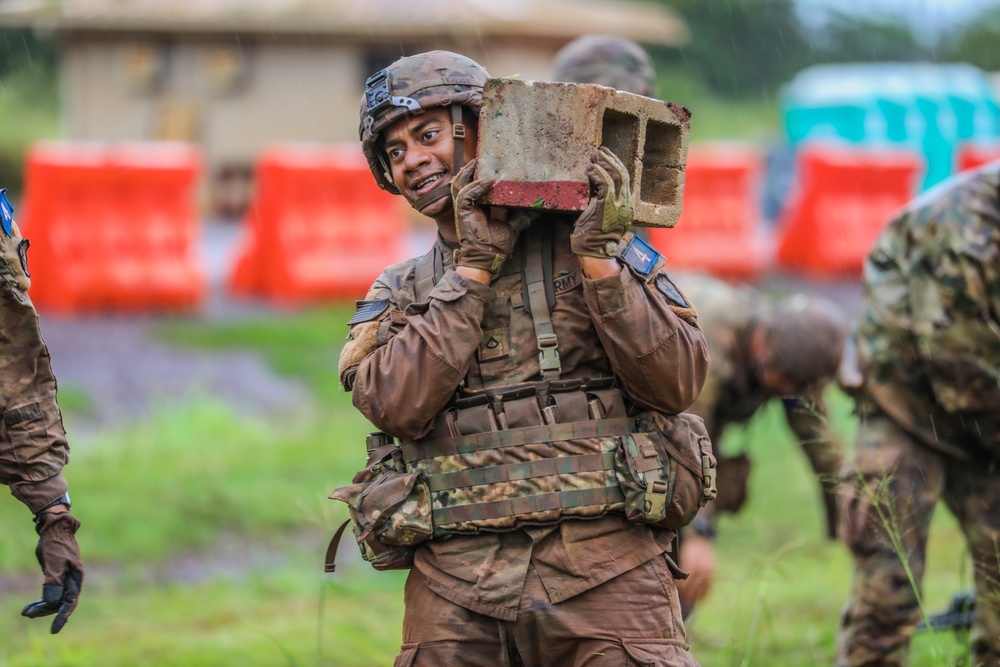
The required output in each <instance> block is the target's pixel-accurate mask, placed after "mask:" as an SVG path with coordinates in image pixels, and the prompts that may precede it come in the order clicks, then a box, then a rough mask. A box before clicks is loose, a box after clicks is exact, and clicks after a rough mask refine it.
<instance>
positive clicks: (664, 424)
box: [615, 412, 716, 530]
mask: <svg viewBox="0 0 1000 667" xmlns="http://www.w3.org/2000/svg"><path fill="white" fill-rule="evenodd" d="M715 465H716V462H715V457H714V456H713V455H712V444H711V441H710V440H709V438H708V433H707V431H706V430H705V425H704V423H703V422H702V420H701V419H700V418H699V417H697V416H695V415H691V414H686V413H682V414H679V415H664V414H660V413H657V412H644V413H642V414H640V415H639V417H638V420H637V429H636V432H635V433H631V434H629V435H626V436H624V437H622V438H621V443H620V445H619V447H618V450H617V451H616V453H615V475H616V477H617V478H618V485H619V486H620V487H621V490H622V493H623V494H624V495H625V507H624V511H625V517H626V518H627V519H628V520H629V521H631V522H633V523H642V524H649V525H653V526H657V527H659V528H666V529H669V530H679V529H681V528H683V527H684V526H686V525H687V524H689V523H690V522H691V521H692V520H693V519H694V517H695V515H697V514H698V510H700V509H701V508H702V507H704V505H705V503H707V502H708V501H709V500H711V499H713V498H714V497H715V494H716V489H715Z"/></svg>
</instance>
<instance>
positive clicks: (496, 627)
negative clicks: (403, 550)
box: [395, 556, 698, 667]
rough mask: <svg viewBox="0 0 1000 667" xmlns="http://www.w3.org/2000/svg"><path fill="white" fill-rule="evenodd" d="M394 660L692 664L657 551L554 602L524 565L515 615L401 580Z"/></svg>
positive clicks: (416, 577) (511, 666) (518, 665)
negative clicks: (499, 614)
mask: <svg viewBox="0 0 1000 667" xmlns="http://www.w3.org/2000/svg"><path fill="white" fill-rule="evenodd" d="M404 598H405V603H406V605H405V606H406V611H405V614H404V617H403V646H402V649H401V652H400V654H399V656H398V657H397V658H396V662H395V667H458V666H461V667H583V666H584V665H586V667H626V666H628V665H649V666H650V667H697V665H698V663H697V662H695V660H694V658H693V657H692V656H691V654H690V653H688V646H687V644H686V643H685V641H684V625H683V623H682V621H681V613H680V605H679V603H678V601H677V595H676V591H675V588H674V580H673V577H672V576H671V574H670V570H669V568H668V567H667V563H666V561H665V560H664V558H663V557H662V556H658V557H656V558H653V559H651V560H649V561H647V562H646V563H643V564H642V565H640V566H638V567H636V568H634V569H632V570H630V571H628V572H625V573H623V574H621V575H619V576H618V577H616V578H614V579H612V580H611V581H608V582H606V583H604V584H601V585H600V586H597V587H595V588H592V589H591V590H589V591H586V592H584V593H581V594H580V595H577V596H575V597H573V598H570V599H569V600H565V601H563V602H560V603H558V604H554V603H552V602H550V601H549V597H548V594H547V593H546V592H545V588H544V586H543V585H542V581H541V579H539V577H538V575H537V574H536V573H535V570H534V568H529V570H528V576H527V579H526V581H525V583H524V588H523V590H522V593H521V599H520V604H519V609H518V612H517V620H516V621H501V620H498V619H496V618H492V617H490V616H484V615H482V614H477V613H475V612H473V611H469V610H468V609H465V608H463V607H461V606H459V605H456V604H454V603H452V602H449V601H448V600H445V599H444V598H442V597H440V596H439V595H437V594H436V593H434V592H433V591H431V590H430V589H429V588H428V587H427V586H426V584H425V583H424V578H423V576H422V575H420V574H419V573H418V572H416V571H415V570H414V571H411V572H410V576H409V578H408V579H407V581H406V591H405V595H404Z"/></svg>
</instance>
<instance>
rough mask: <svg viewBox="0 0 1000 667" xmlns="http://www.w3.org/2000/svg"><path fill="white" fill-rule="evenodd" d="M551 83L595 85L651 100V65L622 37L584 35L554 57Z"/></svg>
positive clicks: (640, 49) (632, 44) (653, 76)
mask: <svg viewBox="0 0 1000 667" xmlns="http://www.w3.org/2000/svg"><path fill="white" fill-rule="evenodd" d="M552 78H553V79H554V80H555V81H565V82H568V83H596V84H599V85H602V86H608V87H609V88H614V89H616V90H623V91H625V92H627V93H635V94H637V95H645V96H646V97H651V96H652V95H653V93H654V90H653V80H654V78H655V75H654V73H653V63H652V61H651V60H650V58H649V54H648V53H646V50H645V49H643V48H642V47H641V46H639V45H638V44H636V43H635V42H633V41H632V40H630V39H625V38H624V37H614V36H611V35H584V36H583V37H580V38H578V39H575V40H573V41H572V42H570V43H569V44H567V45H566V46H564V47H563V48H562V49H561V50H560V51H559V53H557V54H556V60H555V70H554V71H553V73H552Z"/></svg>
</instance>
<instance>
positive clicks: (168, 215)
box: [22, 142, 205, 313]
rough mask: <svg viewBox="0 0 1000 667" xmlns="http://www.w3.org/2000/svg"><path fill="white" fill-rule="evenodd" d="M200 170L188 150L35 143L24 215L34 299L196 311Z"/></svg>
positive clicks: (75, 305) (71, 309) (49, 304)
mask: <svg viewBox="0 0 1000 667" xmlns="http://www.w3.org/2000/svg"><path fill="white" fill-rule="evenodd" d="M200 171H201V157H200V154H199V152H198V151H197V149H195V148H194V147H193V146H190V145H185V144H165V143H137V144H122V145H105V144H96V143H83V142H81V143H72V142H67V143H41V144H37V145H35V146H33V147H32V149H31V150H29V152H28V155H27V159H26V165H25V196H24V209H23V210H24V216H23V219H22V222H23V224H24V227H25V234H26V235H27V236H29V238H30V240H31V252H30V253H29V256H30V262H29V267H30V270H31V272H32V287H31V292H30V294H31V297H32V300H33V301H34V302H35V303H36V304H37V305H38V306H39V308H42V309H48V310H53V311H58V312H63V313H79V312H95V311H105V312H106V311H119V312H122V311H124V312H148V311H168V310H190V309H192V308H195V307H196V306H197V305H198V304H199V303H200V302H201V299H202V296H203V294H204V290H205V276H204V271H203V270H202V269H201V267H200V262H199V261H198V258H197V255H196V253H197V241H198V239H197V236H198V230H199V219H198V214H197V211H196V207H195V185H196V182H197V179H198V175H199V173H200Z"/></svg>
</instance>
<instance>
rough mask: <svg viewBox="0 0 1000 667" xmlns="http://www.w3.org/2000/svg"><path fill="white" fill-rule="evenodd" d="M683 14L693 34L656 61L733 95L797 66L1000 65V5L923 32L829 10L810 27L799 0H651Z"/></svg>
mask: <svg viewBox="0 0 1000 667" xmlns="http://www.w3.org/2000/svg"><path fill="white" fill-rule="evenodd" d="M651 1H652V2H657V3H659V4H665V5H668V6H669V7H671V8H672V9H674V10H675V11H676V12H678V13H679V14H680V15H681V16H683V17H684V18H685V20H686V21H687V23H688V26H689V27H690V29H691V35H692V38H691V41H690V43H689V44H688V45H686V46H684V47H682V48H680V49H658V50H656V51H654V57H655V58H656V60H657V62H658V63H660V64H662V65H665V66H667V67H683V68H685V69H687V70H688V71H690V72H691V73H692V74H693V75H694V76H695V77H696V78H697V79H699V80H700V81H701V82H702V83H703V84H704V85H705V86H706V87H707V88H708V89H710V90H711V91H713V92H715V93H718V94H720V95H724V96H727V97H740V98H745V97H752V98H757V97H770V96H772V95H773V94H774V93H775V91H776V90H777V89H778V87H779V86H780V85H781V84H783V83H785V82H786V81H788V80H789V79H791V77H792V76H793V75H794V74H795V73H796V72H798V71H799V70H801V69H803V68H805V67H809V66H810V65H816V64H821V63H843V62H865V61H867V62H888V61H895V62H913V61H937V62H967V63H969V64H972V65H976V66H978V67H981V68H983V69H985V70H987V71H997V70H1000V48H998V45H1000V6H994V7H990V8H986V9H984V10H983V11H982V12H980V14H979V15H977V16H975V17H973V18H972V19H970V20H968V21H967V22H966V23H964V24H963V25H960V26H958V27H957V28H955V29H952V30H950V31H949V32H948V33H947V34H944V35H941V34H939V35H938V37H937V39H931V40H928V39H926V38H925V39H921V38H920V37H919V36H918V35H917V34H916V33H915V32H914V29H913V27H912V24H911V23H910V22H908V21H907V20H906V19H905V18H904V17H902V16H896V15H890V14H885V13H882V14H875V13H873V14H871V15H867V16H866V15H859V14H848V13H844V12H838V11H831V12H830V13H829V14H828V15H827V20H826V21H825V22H823V24H822V25H821V27H818V28H813V27H810V28H807V27H806V26H804V25H803V24H802V23H801V22H800V20H799V18H798V15H797V14H796V3H795V2H794V0H651Z"/></svg>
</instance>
